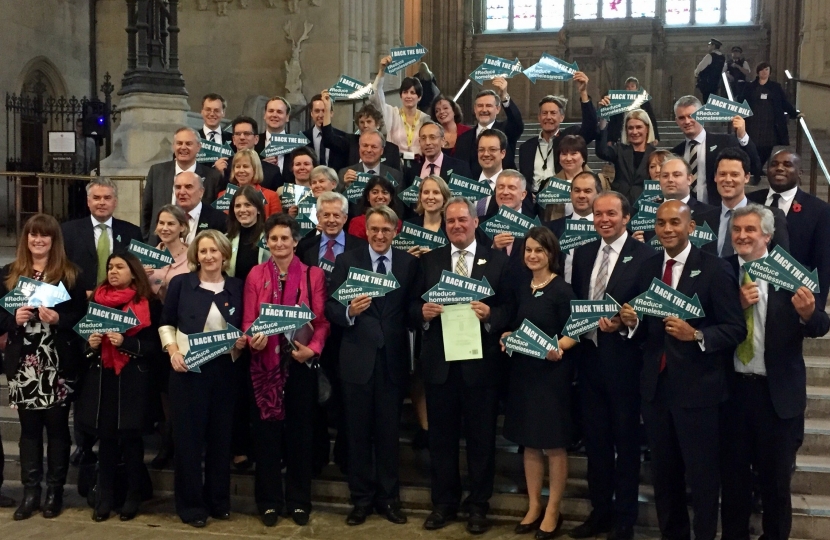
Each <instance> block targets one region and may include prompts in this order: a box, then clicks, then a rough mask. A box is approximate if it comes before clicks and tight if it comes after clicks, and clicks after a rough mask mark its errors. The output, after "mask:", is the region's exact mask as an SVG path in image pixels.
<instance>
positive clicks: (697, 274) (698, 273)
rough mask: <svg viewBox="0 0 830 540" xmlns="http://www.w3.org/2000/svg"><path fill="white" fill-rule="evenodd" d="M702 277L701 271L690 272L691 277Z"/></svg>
mask: <svg viewBox="0 0 830 540" xmlns="http://www.w3.org/2000/svg"><path fill="white" fill-rule="evenodd" d="M699 275H700V270H692V271H691V272H689V277H697V276H699Z"/></svg>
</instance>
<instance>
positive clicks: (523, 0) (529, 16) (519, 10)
mask: <svg viewBox="0 0 830 540" xmlns="http://www.w3.org/2000/svg"><path fill="white" fill-rule="evenodd" d="M513 29H514V30H535V29H536V0H513Z"/></svg>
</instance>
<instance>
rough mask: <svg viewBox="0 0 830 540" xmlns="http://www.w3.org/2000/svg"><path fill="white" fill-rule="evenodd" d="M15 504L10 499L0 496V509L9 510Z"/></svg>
mask: <svg viewBox="0 0 830 540" xmlns="http://www.w3.org/2000/svg"><path fill="white" fill-rule="evenodd" d="M15 504H16V503H15V501H14V499H12V498H11V497H7V496H5V495H0V508H11V507H12V506H14V505H15Z"/></svg>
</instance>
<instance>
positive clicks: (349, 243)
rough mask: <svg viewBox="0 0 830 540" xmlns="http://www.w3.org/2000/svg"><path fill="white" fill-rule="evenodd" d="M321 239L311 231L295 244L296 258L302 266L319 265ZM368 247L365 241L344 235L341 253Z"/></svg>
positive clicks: (320, 236) (319, 235) (315, 232)
mask: <svg viewBox="0 0 830 540" xmlns="http://www.w3.org/2000/svg"><path fill="white" fill-rule="evenodd" d="M322 238H323V236H322V235H321V234H317V231H312V232H311V233H309V234H307V235H305V236H304V237H303V238H302V239H301V240H300V243H299V244H297V250H296V253H297V257H299V258H300V260H301V261H303V264H306V265H308V266H318V265H319V264H320V241H321V240H322ZM368 245H369V243H368V242H366V240H364V239H362V238H358V237H357V236H354V235H351V234H348V233H346V246H345V248H344V249H343V253H345V252H347V251H351V250H353V249H358V248H362V247H368Z"/></svg>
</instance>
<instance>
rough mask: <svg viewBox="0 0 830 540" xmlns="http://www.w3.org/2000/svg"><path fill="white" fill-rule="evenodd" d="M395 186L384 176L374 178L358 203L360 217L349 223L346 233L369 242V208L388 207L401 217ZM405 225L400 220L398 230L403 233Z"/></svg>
mask: <svg viewBox="0 0 830 540" xmlns="http://www.w3.org/2000/svg"><path fill="white" fill-rule="evenodd" d="M395 193H396V191H395V186H393V185H392V182H390V181H389V180H388V179H387V178H383V177H382V176H373V177H372V178H370V179H369V181H368V182H367V183H366V187H365V188H364V189H363V195H362V196H361V197H360V200H359V201H358V202H357V209H358V212H360V215H359V216H357V217H354V218H352V219H351V220H350V221H349V228H348V230H347V231H346V232H348V233H349V234H351V235H352V236H357V237H358V238H362V239H364V240H368V239H369V236H368V235H367V234H366V215H365V214H366V210H368V209H369V208H376V207H378V206H388V207H389V208H391V209H392V210H394V211H395V214H397V215H398V216H400V215H401V209H400V203H399V201H398V198H397V197H396V196H395ZM402 225H403V223H402V222H401V220H400V219H398V230H397V232H401V226H402Z"/></svg>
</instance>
